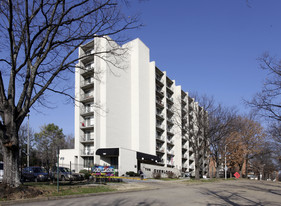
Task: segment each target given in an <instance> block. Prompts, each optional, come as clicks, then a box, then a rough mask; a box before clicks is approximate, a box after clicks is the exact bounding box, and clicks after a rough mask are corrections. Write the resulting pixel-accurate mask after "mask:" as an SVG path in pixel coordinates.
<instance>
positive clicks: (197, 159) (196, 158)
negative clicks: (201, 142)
mask: <svg viewBox="0 0 281 206" xmlns="http://www.w3.org/2000/svg"><path fill="white" fill-rule="evenodd" d="M194 162H195V179H196V180H199V179H200V173H199V172H200V171H199V170H200V166H199V154H198V152H195V154H194Z"/></svg>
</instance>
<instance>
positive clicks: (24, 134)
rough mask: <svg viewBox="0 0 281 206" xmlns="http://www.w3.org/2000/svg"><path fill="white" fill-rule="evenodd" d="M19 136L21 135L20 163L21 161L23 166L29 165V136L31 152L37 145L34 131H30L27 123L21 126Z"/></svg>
mask: <svg viewBox="0 0 281 206" xmlns="http://www.w3.org/2000/svg"><path fill="white" fill-rule="evenodd" d="M28 132H29V134H28ZM18 135H19V148H20V161H21V166H23V165H26V164H27V155H28V153H27V144H28V136H29V145H30V148H29V151H31V150H32V149H33V147H34V145H35V140H34V131H33V129H32V128H29V129H28V124H27V123H26V124H22V125H21V127H20V129H19V132H18Z"/></svg>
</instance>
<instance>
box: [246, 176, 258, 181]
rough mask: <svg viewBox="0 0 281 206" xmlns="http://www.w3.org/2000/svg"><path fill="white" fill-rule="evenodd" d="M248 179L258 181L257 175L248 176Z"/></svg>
mask: <svg viewBox="0 0 281 206" xmlns="http://www.w3.org/2000/svg"><path fill="white" fill-rule="evenodd" d="M248 179H250V180H258V177H257V176H256V175H248Z"/></svg>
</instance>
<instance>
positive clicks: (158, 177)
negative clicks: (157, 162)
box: [152, 172, 161, 179]
mask: <svg viewBox="0 0 281 206" xmlns="http://www.w3.org/2000/svg"><path fill="white" fill-rule="evenodd" d="M152 177H153V178H154V179H161V173H160V172H153V173H152Z"/></svg>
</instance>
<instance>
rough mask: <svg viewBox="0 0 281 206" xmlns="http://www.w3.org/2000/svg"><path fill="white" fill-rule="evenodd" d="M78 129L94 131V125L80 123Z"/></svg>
mask: <svg viewBox="0 0 281 206" xmlns="http://www.w3.org/2000/svg"><path fill="white" fill-rule="evenodd" d="M80 129H82V130H93V129H94V124H90V123H89V122H88V121H86V122H81V127H80Z"/></svg>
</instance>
